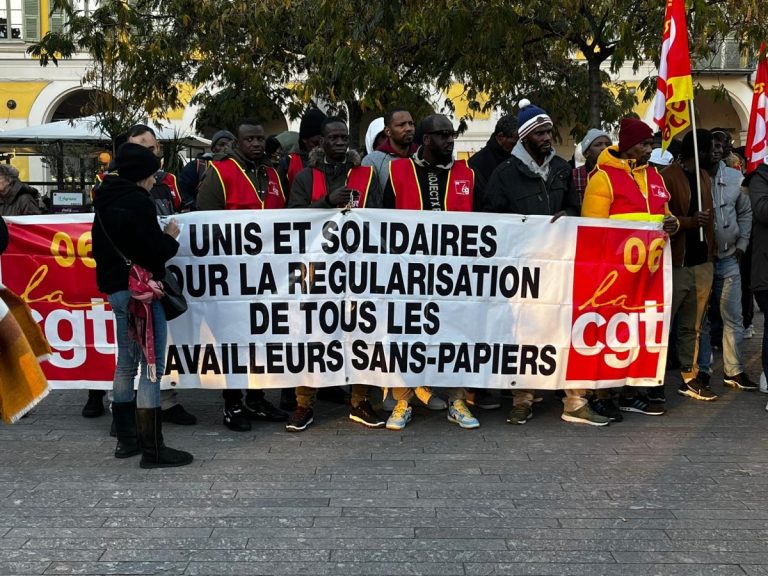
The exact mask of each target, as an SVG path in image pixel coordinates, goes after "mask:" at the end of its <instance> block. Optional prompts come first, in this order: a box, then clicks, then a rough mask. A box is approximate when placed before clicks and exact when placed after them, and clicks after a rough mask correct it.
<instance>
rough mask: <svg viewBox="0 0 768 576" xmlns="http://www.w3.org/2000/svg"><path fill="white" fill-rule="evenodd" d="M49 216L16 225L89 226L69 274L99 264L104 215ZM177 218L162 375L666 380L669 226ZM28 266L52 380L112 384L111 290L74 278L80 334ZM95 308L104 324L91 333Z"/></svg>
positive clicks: (270, 214) (466, 382)
mask: <svg viewBox="0 0 768 576" xmlns="http://www.w3.org/2000/svg"><path fill="white" fill-rule="evenodd" d="M46 218H47V219H44V218H43V217H32V218H16V219H11V224H12V231H13V230H14V226H15V230H17V231H23V232H25V234H26V233H28V234H30V235H31V236H36V235H48V236H52V237H53V238H54V249H53V250H52V251H53V252H54V254H55V253H56V250H59V248H58V247H57V245H55V242H56V241H58V242H61V237H62V234H65V235H67V236H68V237H72V238H75V240H72V241H71V242H70V243H71V244H72V246H73V250H74V252H73V255H72V259H73V260H72V264H71V267H70V268H66V267H65V268H59V269H58V271H57V272H56V274H58V275H59V278H66V276H62V275H66V274H69V273H71V274H74V273H75V270H76V269H77V266H78V265H79V262H80V260H79V258H81V257H82V258H83V261H84V262H86V264H87V262H88V260H87V256H88V255H87V254H80V253H79V252H77V251H78V250H79V249H80V247H81V245H83V246H86V249H89V244H88V242H89V239H90V238H89V236H88V235H89V232H86V231H77V230H79V229H77V230H75V228H72V226H80V227H82V226H87V230H88V231H89V230H90V224H89V223H88V222H87V219H84V217H83V216H55V217H46ZM51 218H54V219H55V220H54V221H52V220H51ZM176 218H177V220H178V221H179V223H180V224H181V235H180V237H179V241H180V243H181V248H180V250H179V253H178V255H177V256H176V257H175V258H174V259H173V260H172V261H171V262H170V263H169V266H170V267H171V269H173V270H174V272H175V273H176V274H177V276H178V277H179V279H180V280H181V282H182V285H183V287H184V291H185V293H186V295H187V299H188V302H189V311H188V312H187V313H186V314H184V315H183V316H181V317H179V318H178V319H176V320H174V321H172V322H170V323H169V325H168V326H169V347H168V354H167V362H166V371H167V373H166V376H165V377H164V379H163V384H164V385H168V384H169V383H171V382H173V383H174V384H175V385H177V386H179V387H187V388H194V387H200V386H203V387H206V388H224V387H230V388H248V387H252V388H281V387H293V386H299V385H303V386H315V387H319V386H334V385H344V384H351V383H364V384H371V385H376V386H388V387H396V386H419V385H429V386H471V387H488V388H545V389H554V388H595V387H609V386H618V385H622V384H625V383H626V384H630V385H655V384H657V383H659V382H660V381H662V380H663V377H664V369H665V363H666V343H667V334H668V329H669V312H670V304H671V289H672V282H671V268H670V264H669V261H670V259H669V249H668V248H666V247H665V245H666V239H667V238H666V235H665V234H664V233H663V232H662V231H661V230H660V227H659V226H658V225H656V224H640V223H622V222H616V221H608V220H593V219H582V218H570V217H563V218H560V219H559V220H557V221H556V222H550V219H549V217H538V216H531V217H522V216H517V215H499V214H484V213H477V214H472V213H461V214H458V213H446V212H426V211H425V212H415V211H392V210H371V209H363V210H352V211H348V212H345V213H342V212H338V211H335V210H320V209H314V210H312V209H307V210H266V211H228V212H198V213H191V214H184V215H180V216H177V217H176ZM42 222H44V223H45V226H40V223H42ZM73 223H74V224H73ZM33 224H37V225H38V226H37V227H35V226H31V225H33ZM57 226H59V227H60V228H57ZM22 229H23V230H22ZM38 229H39V230H38ZM56 230H59V231H56ZM61 230H65V232H61ZM78 236H79V238H80V240H77V238H76V237H78ZM86 236H88V238H86ZM56 238H58V239H59V240H55V239H56ZM46 242H48V240H45V239H44V240H39V239H35V238H32V239H31V240H29V242H28V244H22V245H17V247H16V254H15V255H13V250H9V252H11V256H8V255H6V256H4V257H3V258H2V277H3V279H4V280H5V281H6V283H8V279H9V270H8V267H9V263H11V262H18V263H19V264H20V265H21V264H24V263H25V259H26V260H30V263H29V266H27V267H24V266H20V265H19V266H17V268H16V269H19V270H22V269H23V270H27V269H28V270H30V271H32V270H35V274H36V275H37V274H38V273H39V272H40V267H39V266H38V265H39V264H40V262H42V261H43V260H36V259H35V257H33V255H28V254H27V252H28V251H29V250H34V249H36V248H35V247H37V246H42V248H41V253H45V252H46V250H49V249H48V247H47V244H46ZM64 244H66V242H65V243H64ZM30 247H32V248H30ZM11 248H13V244H12V247H11ZM47 256H48V258H51V250H49V251H48V253H47ZM11 258H15V259H11ZM40 258H42V256H40ZM61 258H68V255H67V254H65V255H64V257H62V256H61V254H59V255H57V256H56V262H59V264H62V261H61ZM66 263H67V260H65V261H64V264H66ZM25 266H26V264H25ZM52 267H53V265H52ZM11 270H14V267H13V266H11ZM70 270H71V272H70ZM83 270H86V269H85V268H84V269H83ZM25 274H26V276H29V275H31V272H29V273H25ZM10 275H11V277H12V276H13V272H11V273H10ZM26 276H25V277H24V278H21V277H19V278H16V280H17V282H16V287H14V285H13V284H14V283H13V282H11V283H10V284H9V285H10V287H11V288H12V289H15V290H16V291H18V292H19V293H21V292H22V290H25V291H26V299H27V301H28V302H29V303H30V306H31V307H32V308H33V309H36V307H38V306H41V305H42V304H43V303H44V304H45V305H46V306H47V308H46V309H45V310H43V309H42V308H40V309H36V315H37V316H36V317H37V318H38V319H39V321H40V322H41V324H42V325H43V327H44V330H46V333H47V334H48V335H49V339H51V336H55V337H56V338H58V340H57V342H58V341H59V340H60V341H66V342H67V352H62V351H59V352H58V353H57V354H58V355H57V354H54V359H53V360H52V362H53V364H54V365H53V366H51V367H50V373H49V371H47V373H49V378H50V379H51V380H52V384H53V385H54V386H57V385H59V386H65V387H74V384H75V383H78V382H79V383H80V384H79V387H99V386H105V385H107V386H108V385H109V380H108V377H106V378H105V377H104V374H105V371H104V370H103V369H102V370H101V371H100V372H98V374H100V375H97V371H96V370H93V371H89V370H88V367H89V366H95V365H96V364H95V362H97V361H101V362H102V363H103V360H104V358H105V357H104V355H105V354H107V355H109V354H114V323H113V322H112V319H111V315H106V314H104V308H103V302H102V300H100V298H103V296H100V295H98V293H97V292H96V288H95V286H92V285H90V284H86V285H85V287H84V288H83V287H82V282H79V283H78V282H73V283H72V284H71V285H72V286H75V285H77V286H79V287H80V289H81V290H85V291H86V292H88V294H85V295H82V294H81V295H80V296H79V298H76V297H75V296H73V295H71V294H70V293H69V292H67V293H66V294H64V295H63V296H62V297H61V298H59V300H66V301H69V302H85V303H86V304H85V306H90V303H91V302H93V303H94V304H93V309H92V310H89V311H88V312H85V313H84V315H83V323H82V326H83V328H82V334H80V333H79V332H78V331H79V330H80V328H73V330H75V332H74V333H73V335H72V337H71V338H70V339H67V337H65V336H62V334H65V335H66V334H67V329H66V328H65V329H62V325H61V321H62V318H69V316H68V315H72V317H73V318H74V315H75V314H80V313H81V312H77V310H74V311H72V310H70V311H68V312H66V314H65V313H63V312H62V313H60V314H59V313H58V312H61V311H58V312H57V310H56V309H55V308H56V306H59V304H57V303H56V302H55V301H54V300H52V299H51V298H45V297H40V296H39V294H40V292H41V290H42V289H43V288H42V286H43V285H41V286H37V284H36V285H35V290H29V286H30V283H29V279H28V278H26ZM67 285H70V284H67ZM24 287H26V288H24ZM76 289H77V288H71V289H70V292H71V291H72V290H76ZM65 292H66V291H65ZM46 293H47V291H46ZM65 306H71V307H72V308H77V306H78V305H77V304H71V305H69V304H66V302H65ZM52 307H53V310H51V308H52ZM97 307H100V310H101V312H99V314H96V312H97V311H96V308H97ZM80 308H82V305H81V306H80ZM54 318H55V319H56V322H57V324H56V325H55V326H53V325H50V322H52V321H53V320H52V319H54ZM93 318H97V319H99V326H102V325H103V327H101V328H93V329H90V328H89V325H88V321H89V319H93ZM94 322H95V320H94ZM73 326H74V324H73ZM94 326H95V324H94ZM107 335H108V336H107ZM94 339H95V340H94ZM54 348H56V346H55V343H54ZM70 350H72V352H71V353H70ZM79 351H82V354H80V356H81V357H82V361H79V362H78V363H75V364H73V363H72V361H71V358H72V357H78V354H79ZM55 352H56V350H55ZM94 356H95V357H94ZM57 362H58V364H57Z"/></svg>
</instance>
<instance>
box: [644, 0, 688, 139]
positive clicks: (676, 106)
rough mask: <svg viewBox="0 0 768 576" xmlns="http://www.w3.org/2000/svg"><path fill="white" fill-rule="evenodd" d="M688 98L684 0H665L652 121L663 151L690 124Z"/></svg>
mask: <svg viewBox="0 0 768 576" xmlns="http://www.w3.org/2000/svg"><path fill="white" fill-rule="evenodd" d="M691 100H693V80H692V79H691V54H690V51H689V50H688V28H687V27H686V25H685V0H667V10H666V13H665V15H664V34H663V35H662V38H661V59H660V60H659V76H658V78H657V80H656V99H655V100H654V102H653V121H654V122H656V124H657V125H658V127H659V130H660V131H661V138H662V144H661V147H662V149H664V150H666V149H667V146H668V145H669V143H670V141H671V140H672V138H674V137H675V135H676V134H677V133H679V132H681V131H683V130H685V129H686V128H687V127H688V126H689V125H690V123H691V109H690V101H691Z"/></svg>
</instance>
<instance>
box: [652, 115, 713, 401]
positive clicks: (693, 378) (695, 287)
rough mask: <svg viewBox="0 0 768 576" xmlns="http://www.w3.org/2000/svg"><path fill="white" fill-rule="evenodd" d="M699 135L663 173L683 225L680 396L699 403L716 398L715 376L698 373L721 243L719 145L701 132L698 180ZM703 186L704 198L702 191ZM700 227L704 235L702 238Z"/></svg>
mask: <svg viewBox="0 0 768 576" xmlns="http://www.w3.org/2000/svg"><path fill="white" fill-rule="evenodd" d="M693 136H694V133H693V132H688V133H687V134H686V135H685V138H683V145H682V148H681V151H680V161H679V162H676V163H674V164H670V165H669V166H667V167H666V168H665V169H664V170H662V172H661V176H662V177H663V178H664V182H665V183H666V185H667V189H668V190H669V193H670V195H671V196H672V198H671V199H670V201H669V209H670V210H671V211H672V214H674V215H675V216H677V218H678V220H679V221H680V231H679V232H678V233H677V234H675V235H674V236H673V237H672V243H671V244H672V275H673V277H672V317H673V318H675V317H676V318H677V355H678V358H679V360H680V365H681V368H680V372H681V376H682V380H683V383H682V385H681V386H680V388H678V391H677V392H678V394H680V395H682V396H688V397H689V398H693V399H694V400H703V401H710V402H711V401H713V400H717V394H715V393H714V392H713V391H712V390H711V389H710V387H709V381H710V375H709V374H708V373H707V372H705V371H700V370H699V365H698V355H699V337H700V333H701V323H702V321H703V320H704V314H705V313H706V311H707V306H708V304H709V295H710V293H711V291H712V280H713V277H714V266H713V261H714V259H715V258H716V257H717V243H716V242H715V230H714V224H713V219H712V212H713V205H714V201H713V197H712V178H711V177H710V175H709V173H708V171H709V170H710V169H711V168H712V166H713V164H714V160H715V158H714V156H713V154H714V141H713V138H712V134H711V132H709V131H708V130H702V129H699V130H696V140H697V141H698V157H699V177H698V179H697V177H696V161H695V157H696V147H695V146H694V138H693ZM698 186H701V190H700V191H701V194H700V195H699V193H698V191H699V190H698ZM699 196H700V197H701V203H702V205H701V206H700V205H699ZM699 229H703V231H704V234H703V236H704V240H703V241H702V240H701V234H700V231H699Z"/></svg>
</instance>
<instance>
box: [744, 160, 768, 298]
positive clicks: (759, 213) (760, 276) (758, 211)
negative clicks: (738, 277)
mask: <svg viewBox="0 0 768 576" xmlns="http://www.w3.org/2000/svg"><path fill="white" fill-rule="evenodd" d="M744 184H745V185H746V186H748V187H749V200H750V202H751V203H752V216H753V221H752V281H751V285H752V290H755V291H757V290H768V164H761V165H760V166H759V167H758V168H757V170H755V171H754V172H751V173H750V174H749V175H748V176H747V178H746V179H745V180H744Z"/></svg>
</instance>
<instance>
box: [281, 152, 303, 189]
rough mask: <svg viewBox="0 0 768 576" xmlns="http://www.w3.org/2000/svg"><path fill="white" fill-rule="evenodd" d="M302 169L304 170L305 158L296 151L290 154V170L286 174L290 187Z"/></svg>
mask: <svg viewBox="0 0 768 576" xmlns="http://www.w3.org/2000/svg"><path fill="white" fill-rule="evenodd" d="M302 170H304V160H303V159H302V158H301V156H300V155H299V154H298V153H296V152H294V153H293V154H288V172H286V174H285V177H286V179H287V180H288V188H290V187H291V186H293V181H294V180H295V179H296V176H298V175H299V172H301V171H302Z"/></svg>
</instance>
